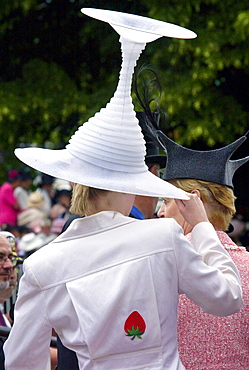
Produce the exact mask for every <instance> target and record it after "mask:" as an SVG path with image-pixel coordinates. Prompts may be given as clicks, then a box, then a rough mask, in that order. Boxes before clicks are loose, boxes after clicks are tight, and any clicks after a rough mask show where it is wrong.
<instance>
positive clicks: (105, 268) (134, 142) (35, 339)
mask: <svg viewBox="0 0 249 370" xmlns="http://www.w3.org/2000/svg"><path fill="white" fill-rule="evenodd" d="M83 12H84V13H86V14H88V15H90V16H93V17H96V16H97V18H100V19H104V20H105V21H110V23H111V24H112V20H113V19H115V25H114V27H115V29H116V30H117V31H118V32H119V33H120V34H121V35H122V36H121V37H120V42H121V46H122V52H123V64H122V69H121V72H120V79H119V83H118V86H117V91H116V92H115V94H114V97H113V98H112V99H111V100H110V102H109V103H108V104H107V105H106V107H105V108H103V109H101V111H100V112H98V113H96V114H95V116H94V117H92V118H90V119H89V120H88V121H87V122H85V123H84V125H83V126H82V127H80V128H79V129H78V130H77V131H76V133H75V134H74V135H73V136H72V137H71V139H70V141H69V144H68V145H67V146H66V148H65V149H62V150H49V149H41V148H25V149H17V150H16V151H15V153H16V155H17V156H18V158H19V159H21V160H22V161H23V162H25V163H26V164H28V165H29V166H33V167H35V168H36V169H37V170H39V171H42V172H44V171H45V172H47V173H49V174H50V175H51V176H54V177H56V178H62V179H65V180H68V181H71V182H73V183H74V184H75V185H74V188H73V195H72V209H71V211H72V213H76V214H79V215H80V216H85V217H83V218H79V219H76V220H74V221H73V222H72V223H71V225H70V226H69V228H68V229H67V230H66V231H65V232H64V233H62V234H61V235H60V236H58V237H57V238H56V239H55V240H54V241H53V242H51V243H50V244H48V245H47V246H44V247H43V248H41V249H40V250H39V251H37V252H35V253H33V254H32V255H31V256H30V257H29V258H27V259H26V260H25V262H24V268H23V270H24V274H23V276H22V279H21V282H20V288H19V294H18V299H17V303H16V306H15V321H14V325H13V327H12V329H11V333H10V336H9V338H8V339H7V341H6V343H5V345H4V351H5V366H6V370H27V369H36V370H43V369H44V368H45V366H46V357H47V354H48V351H49V344H50V338H51V330H52V328H54V330H55V331H56V333H57V334H58V335H59V337H60V339H61V341H62V343H63V344H64V345H65V346H66V347H68V348H70V349H72V350H73V351H75V352H76V353H77V358H78V362H79V368H80V369H81V370H85V369H88V370H90V369H96V368H99V369H130V368H131V367H133V369H135V368H137V369H138V368H140V369H143V368H144V369H154V370H156V369H157V370H160V369H166V368H168V369H171V370H176V369H177V370H180V369H183V368H184V367H183V366H182V364H181V362H180V359H179V355H178V350H177V330H176V329H177V326H176V323H177V302H178V292H179V290H180V291H181V292H182V293H186V294H187V295H188V296H189V297H190V298H191V299H193V300H194V301H195V302H196V303H198V304H199V305H200V306H201V307H202V308H203V309H204V310H206V311H207V312H209V313H211V314H215V315H220V316H222V315H223V316H226V315H230V314H233V313H234V312H237V311H238V310H240V309H241V306H242V296H241V286H240V279H239V275H238V273H237V269H236V266H235V265H234V263H233V262H232V260H231V258H230V257H229V256H228V255H227V253H226V252H225V250H224V249H223V247H222V245H221V244H220V242H219V240H218V238H217V235H216V233H215V230H214V229H213V227H212V225H211V224H210V223H209V222H208V220H207V216H206V213H205V210H204V207H203V204H202V202H201V200H200V199H199V198H198V197H197V196H196V195H195V194H188V195H187V194H186V193H185V192H184V191H182V190H181V189H178V188H176V187H175V186H173V185H171V184H169V183H167V182H165V181H163V180H161V179H160V178H158V177H157V176H155V175H153V174H152V173H151V172H150V171H149V170H148V167H147V166H146V164H145V161H144V157H145V144H144V140H143V136H142V133H141V129H140V127H139V125H138V120H137V119H136V117H135V112H134V110H133V105H132V102H131V97H130V85H131V77H132V74H133V68H134V66H135V64H136V61H137V59H138V57H139V55H140V53H141V51H142V50H143V49H144V47H145V43H146V40H147V39H148V40H149V41H152V40H155V39H156V38H159V37H161V36H163V35H169V34H170V35H171V36H173V35H174V32H173V31H172V28H173V30H175V28H176V29H177V31H175V32H176V35H177V36H178V37H180V35H179V33H180V34H181V32H180V31H179V29H180V30H181V28H180V27H174V26H172V25H170V26H168V25H167V24H165V25H164V22H157V21H153V20H151V19H146V18H145V17H137V16H134V15H131V14H123V13H122V16H120V15H119V16H118V15H117V14H116V12H114V16H113V12H109V11H106V10H99V9H83ZM96 13H97V14H96ZM133 17H135V22H134V19H133ZM131 18H132V21H133V22H131ZM133 24H135V26H134V25H133ZM134 27H135V29H134ZM150 30H151V32H150ZM171 32H172V33H173V35H172V33H171ZM186 33H187V35H189V33H190V31H188V30H184V32H183V34H184V35H185V34H186ZM190 35H192V33H190ZM127 36H129V37H128V39H127ZM136 195H143V196H153V197H163V196H165V197H166V196H167V197H169V198H174V199H176V202H177V204H178V205H179V208H180V210H181V212H182V214H183V216H184V217H185V218H186V221H187V222H189V223H190V224H191V225H192V226H193V232H192V236H193V237H194V238H193V239H194V247H193V246H192V245H191V243H190V242H189V241H188V240H187V239H186V238H185V237H184V235H183V233H182V229H181V228H180V227H179V225H177V223H176V222H175V220H173V219H170V220H169V219H168V220H166V219H149V220H143V221H141V220H137V219H134V218H131V217H128V216H129V213H130V210H131V208H132V205H133V202H134V199H135V196H136ZM155 235H158V236H160V237H158V238H157V237H155ZM202 258H203V259H204V260H205V263H204V262H203V260H202ZM24 333H25V334H24ZM23 354H25V355H23Z"/></svg>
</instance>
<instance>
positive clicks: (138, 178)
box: [15, 8, 196, 199]
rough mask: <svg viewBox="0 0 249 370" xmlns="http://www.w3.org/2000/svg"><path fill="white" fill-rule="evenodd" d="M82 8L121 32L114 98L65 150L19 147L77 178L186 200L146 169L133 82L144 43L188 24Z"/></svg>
mask: <svg viewBox="0 0 249 370" xmlns="http://www.w3.org/2000/svg"><path fill="white" fill-rule="evenodd" d="M82 12H83V13H85V14H87V15H89V16H92V17H94V18H97V19H100V20H103V21H106V22H108V23H110V24H111V26H113V28H114V29H115V30H116V31H117V32H118V33H119V34H120V35H121V37H120V42H121V49H122V58H123V59H122V68H121V71H120V78H119V82H118V86H117V89H116V92H115V94H114V96H113V98H112V99H111V100H110V102H109V103H108V104H107V105H106V107H105V108H102V109H101V110H100V112H98V113H96V114H95V115H94V117H92V118H90V119H89V120H88V122H86V123H84V124H83V125H82V126H81V127H80V128H79V129H78V130H77V131H76V132H75V134H74V135H73V136H72V137H71V139H70V141H69V144H68V145H67V146H66V149H62V150H50V149H40V148H25V149H16V150H15V154H16V156H17V157H18V158H19V159H20V160H21V161H23V162H24V163H26V164H27V165H29V166H31V167H33V168H35V169H37V170H39V171H41V172H44V173H47V174H49V175H51V176H54V177H56V178H61V179H64V180H68V181H71V182H74V183H78V184H82V185H86V186H91V187H95V188H100V189H106V190H112V191H117V192H122V193H129V194H136V195H145V196H154V197H167V198H178V199H188V197H187V196H186V194H185V193H184V192H183V191H182V190H180V189H177V188H176V187H174V186H173V185H171V184H169V183H167V182H165V181H163V180H161V179H159V178H157V177H156V176H155V175H153V174H152V173H151V172H149V171H148V168H147V166H146V165H145V162H144V157H145V153H146V151H145V141H144V139H143V135H142V132H141V128H140V127H139V125H138V120H137V118H136V116H135V111H134V108H133V105H132V100H131V81H132V75H133V71H134V67H135V65H136V62H137V59H138V58H139V55H140V53H141V51H142V50H143V49H144V48H145V46H146V42H150V41H153V40H156V39H157V38H159V37H162V36H171V37H181V38H191V37H192V38H193V37H195V36H196V35H195V33H193V32H192V31H189V30H186V29H184V28H181V27H178V26H175V25H172V24H168V23H165V22H161V21H155V20H152V19H148V18H145V17H139V16H135V15H132V14H124V13H119V12H113V11H108V10H100V9H89V8H86V9H83V10H82Z"/></svg>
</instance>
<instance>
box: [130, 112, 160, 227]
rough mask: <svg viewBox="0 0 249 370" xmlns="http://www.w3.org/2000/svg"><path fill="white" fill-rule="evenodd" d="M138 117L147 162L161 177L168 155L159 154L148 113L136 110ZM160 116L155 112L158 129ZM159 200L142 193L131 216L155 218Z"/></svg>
mask: <svg viewBox="0 0 249 370" xmlns="http://www.w3.org/2000/svg"><path fill="white" fill-rule="evenodd" d="M136 117H137V119H138V121H139V125H140V127H141V129H142V133H143V135H144V140H145V146H146V155H145V163H146V165H147V166H148V169H149V171H150V172H151V173H153V174H154V175H155V176H157V177H160V169H162V168H165V165H166V156H165V155H160V154H159V148H158V146H157V145H155V144H154V143H153V141H152V140H151V137H150V136H149V134H148V132H147V130H146V122H145V118H146V113H145V112H136ZM159 118H160V116H159V114H157V113H153V123H154V125H155V128H157V129H158V128H159ZM157 201H158V198H155V197H145V196H142V195H137V196H136V198H135V200H134V203H133V206H132V209H131V212H130V217H134V218H137V219H140V220H144V219H148V218H153V217H154V212H155V209H156V205H157Z"/></svg>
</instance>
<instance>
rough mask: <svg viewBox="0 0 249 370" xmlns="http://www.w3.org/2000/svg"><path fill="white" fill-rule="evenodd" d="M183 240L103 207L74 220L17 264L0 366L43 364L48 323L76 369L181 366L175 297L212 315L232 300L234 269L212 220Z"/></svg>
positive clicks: (162, 226) (166, 222) (168, 228)
mask: <svg viewBox="0 0 249 370" xmlns="http://www.w3.org/2000/svg"><path fill="white" fill-rule="evenodd" d="M203 235H205V237H203ZM192 238H193V243H194V247H193V246H192V245H191V244H190V243H189V242H188V240H187V239H186V238H185V237H184V235H183V233H182V229H181V228H180V226H179V225H178V224H177V223H176V222H175V221H174V220H173V219H156V220H143V221H140V220H135V219H132V218H129V217H125V216H123V215H121V214H119V213H114V212H111V211H105V212H100V213H98V214H95V215H93V216H89V217H86V218H83V219H76V220H74V221H73V222H72V224H71V225H70V226H69V228H68V229H67V230H66V231H65V232H64V233H63V234H62V235H60V236H59V237H58V238H56V239H55V240H54V241H53V242H52V243H50V244H49V245H47V246H45V247H43V248H42V249H40V250H39V251H38V252H35V253H34V254H32V255H31V256H30V257H29V258H28V259H27V260H26V261H25V262H24V275H23V277H22V279H21V282H20V288H19V295H18V300H17V303H16V311H15V323H14V326H13V328H12V331H11V334H10V336H9V339H8V340H7V342H6V344H5V346H4V351H5V356H6V365H5V366H6V370H29V369H30V370H31V369H32V370H33V369H36V370H44V369H45V367H46V359H47V353H48V350H49V343H50V339H51V328H54V329H55V331H56V332H57V333H58V335H59V336H60V338H61V340H62V342H63V344H64V345H65V346H67V347H68V348H70V349H72V350H74V351H75V352H76V353H77V357H78V360H79V367H80V369H81V370H90V369H91V370H92V369H97V370H106V369H115V370H117V369H154V370H159V369H160V370H162V369H168V370H182V369H184V367H183V365H182V364H181V362H180V359H179V355H178V350H177V333H176V327H177V303H178V293H179V292H182V293H185V294H186V295H187V296H188V297H190V298H191V299H193V301H195V302H196V303H198V304H200V305H201V307H202V308H203V309H204V310H205V311H206V312H209V313H211V314H216V315H219V316H222V315H224V316H225V315H230V314H233V313H234V312H237V311H238V310H239V309H240V308H241V305H242V299H241V287H240V279H239V275H238V272H237V269H236V267H235V265H234V263H233V262H232V260H231V259H230V257H229V255H228V254H227V253H226V251H225V250H224V248H223V247H222V245H221V244H220V242H219V240H218V238H217V235H216V233H215V231H214V229H213V227H212V225H211V224H210V223H207V222H204V223H200V224H198V225H197V226H196V227H195V228H194V230H193V232H192ZM195 249H196V250H195ZM199 253H201V254H199ZM203 261H204V262H203ZM207 264H210V266H208V265H207ZM133 311H137V312H139V314H140V315H141V316H142V317H143V319H144V321H145V323H146V329H145V332H144V334H143V335H142V338H141V339H139V338H137V337H136V338H135V339H134V340H131V338H130V337H128V336H126V333H125V331H124V323H125V321H126V319H127V317H128V316H129V315H130V314H131V312H133ZM23 353H25V356H23Z"/></svg>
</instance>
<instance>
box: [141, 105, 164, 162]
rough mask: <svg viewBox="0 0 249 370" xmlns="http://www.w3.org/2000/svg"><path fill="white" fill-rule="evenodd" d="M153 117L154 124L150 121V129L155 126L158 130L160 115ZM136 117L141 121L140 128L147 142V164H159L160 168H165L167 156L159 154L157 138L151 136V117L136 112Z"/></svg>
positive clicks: (153, 114)
mask: <svg viewBox="0 0 249 370" xmlns="http://www.w3.org/2000/svg"><path fill="white" fill-rule="evenodd" d="M151 115H152V117H153V123H152V122H151V120H150V128H151V125H152V124H153V125H154V126H156V127H155V129H156V130H158V128H159V119H160V115H159V113H157V112H155V113H151ZM136 117H137V119H138V121H139V126H140V127H141V129H142V133H143V136H144V140H145V146H146V155H145V163H146V164H159V166H160V168H165V165H166V156H165V155H161V154H159V147H158V143H157V141H155V138H154V137H153V136H152V135H151V131H150V129H149V127H148V119H149V117H148V116H147V114H146V113H145V112H136Z"/></svg>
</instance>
